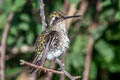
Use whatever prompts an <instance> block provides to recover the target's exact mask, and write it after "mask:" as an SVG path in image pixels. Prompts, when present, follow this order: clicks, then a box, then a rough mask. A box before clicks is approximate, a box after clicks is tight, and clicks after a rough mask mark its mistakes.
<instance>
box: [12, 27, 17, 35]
mask: <svg viewBox="0 0 120 80" xmlns="http://www.w3.org/2000/svg"><path fill="white" fill-rule="evenodd" d="M10 33H11V34H12V35H17V34H18V31H17V28H16V26H12V27H11V29H10Z"/></svg>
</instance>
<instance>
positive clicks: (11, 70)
mask: <svg viewBox="0 0 120 80" xmlns="http://www.w3.org/2000/svg"><path fill="white" fill-rule="evenodd" d="M18 72H21V68H20V67H14V68H7V69H6V71H5V74H6V75H5V76H6V77H9V76H14V75H16V74H17V73H18Z"/></svg>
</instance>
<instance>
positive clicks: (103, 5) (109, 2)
mask: <svg viewBox="0 0 120 80" xmlns="http://www.w3.org/2000/svg"><path fill="white" fill-rule="evenodd" d="M110 4H111V0H105V1H103V2H102V4H101V6H102V7H106V6H109V5H110Z"/></svg>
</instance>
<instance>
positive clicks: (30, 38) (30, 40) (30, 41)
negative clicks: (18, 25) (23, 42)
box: [26, 32, 34, 44]
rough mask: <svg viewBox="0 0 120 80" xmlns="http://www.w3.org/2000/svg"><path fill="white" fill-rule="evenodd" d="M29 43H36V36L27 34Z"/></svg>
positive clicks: (30, 33)
mask: <svg viewBox="0 0 120 80" xmlns="http://www.w3.org/2000/svg"><path fill="white" fill-rule="evenodd" d="M26 38H27V43H28V44H32V43H33V41H34V34H33V33H32V32H29V33H27V37H26Z"/></svg>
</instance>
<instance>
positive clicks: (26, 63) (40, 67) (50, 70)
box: [20, 60, 64, 74]
mask: <svg viewBox="0 0 120 80" xmlns="http://www.w3.org/2000/svg"><path fill="white" fill-rule="evenodd" d="M20 64H21V65H27V66H31V67H33V68H36V69H39V70H43V71H44V72H46V71H47V72H53V73H55V74H64V73H63V72H61V71H56V70H52V69H48V68H45V67H43V66H37V65H35V64H32V63H29V62H27V61H24V60H20Z"/></svg>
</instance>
